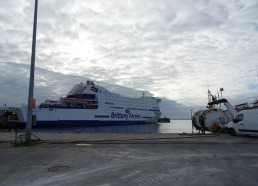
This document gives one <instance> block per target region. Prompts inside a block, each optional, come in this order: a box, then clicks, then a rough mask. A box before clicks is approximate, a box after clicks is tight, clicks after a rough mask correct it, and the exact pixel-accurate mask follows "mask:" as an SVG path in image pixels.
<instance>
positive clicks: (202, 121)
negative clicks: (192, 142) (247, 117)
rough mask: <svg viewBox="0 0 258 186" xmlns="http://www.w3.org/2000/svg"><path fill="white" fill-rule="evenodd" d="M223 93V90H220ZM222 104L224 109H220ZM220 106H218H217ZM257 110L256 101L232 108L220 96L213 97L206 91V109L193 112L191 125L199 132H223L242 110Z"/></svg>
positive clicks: (257, 102)
mask: <svg viewBox="0 0 258 186" xmlns="http://www.w3.org/2000/svg"><path fill="white" fill-rule="evenodd" d="M221 91H223V89H221ZM221 104H223V105H224V106H225V107H226V109H222V108H221ZM218 105H220V106H218ZM250 109H258V101H257V100H256V101H254V102H253V103H243V104H239V105H235V106H234V107H233V106H232V105H231V104H230V103H229V101H228V100H227V99H225V98H223V97H222V93H221V96H219V93H218V96H214V95H212V94H211V92H210V91H209V90H208V105H207V108H206V109H201V110H198V111H197V112H195V113H194V114H193V116H192V125H193V127H195V128H196V130H199V131H200V132H203V133H204V132H205V131H209V132H225V131H227V130H228V123H230V122H231V121H233V119H234V118H235V117H236V116H237V114H238V113H239V112H240V111H242V110H250Z"/></svg>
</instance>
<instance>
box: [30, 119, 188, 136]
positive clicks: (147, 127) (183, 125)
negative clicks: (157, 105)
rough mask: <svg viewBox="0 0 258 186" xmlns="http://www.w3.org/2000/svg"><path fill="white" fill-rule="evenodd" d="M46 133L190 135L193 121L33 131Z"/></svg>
mask: <svg viewBox="0 0 258 186" xmlns="http://www.w3.org/2000/svg"><path fill="white" fill-rule="evenodd" d="M33 130H34V131H44V132H80V133H81V132H84V133H132V134H155V133H183V132H185V133H190V132H192V123H191V120H171V121H170V123H157V124H137V125H122V124H121V125H111V126H89V127H76V128H51V129H49V128H48V129H33Z"/></svg>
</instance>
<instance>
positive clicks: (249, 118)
mask: <svg viewBox="0 0 258 186" xmlns="http://www.w3.org/2000/svg"><path fill="white" fill-rule="evenodd" d="M227 127H228V129H229V134H230V135H231V136H235V135H250V136H254V135H255V136H256V135H258V109H250V110H242V111H240V112H239V113H238V114H237V115H236V117H235V118H234V119H233V120H232V121H231V122H230V123H228V124H227Z"/></svg>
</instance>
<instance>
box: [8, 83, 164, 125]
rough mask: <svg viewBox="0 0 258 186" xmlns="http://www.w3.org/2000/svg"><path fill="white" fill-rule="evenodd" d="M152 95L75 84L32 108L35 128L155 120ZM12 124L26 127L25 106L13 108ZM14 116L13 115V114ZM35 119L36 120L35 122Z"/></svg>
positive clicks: (156, 104)
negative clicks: (58, 97)
mask: <svg viewBox="0 0 258 186" xmlns="http://www.w3.org/2000/svg"><path fill="white" fill-rule="evenodd" d="M160 101H161V100H160V99H159V98H155V97H148V96H145V95H144V94H143V96H142V97H139V98H133V97H126V96H122V95H120V94H117V93H113V92H110V91H108V90H107V89H106V88H104V87H102V86H99V85H96V84H94V82H93V81H87V82H86V83H80V84H77V85H75V86H74V87H73V88H72V89H71V90H70V91H69V92H68V94H67V96H66V97H61V98H60V99H58V100H46V101H45V102H44V103H42V104H40V105H39V106H38V107H36V108H35V109H33V121H34V122H33V125H35V126H34V127H73V126H87V125H109V124H142V123H155V122H157V119H158V118H159V117H160V115H161V112H160V109H159V102H160ZM13 113H15V114H14V115H15V116H16V121H15V125H16V126H17V127H19V126H20V127H21V126H25V124H26V122H27V106H23V107H21V108H19V109H16V110H15V111H14V112H13ZM12 117H14V116H12ZM35 121H36V122H35Z"/></svg>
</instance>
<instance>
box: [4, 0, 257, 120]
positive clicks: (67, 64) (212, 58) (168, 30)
mask: <svg viewBox="0 0 258 186" xmlns="http://www.w3.org/2000/svg"><path fill="white" fill-rule="evenodd" d="M33 11H34V1H33V0H1V1H0V90H1V94H0V107H1V106H2V105H3V104H4V103H7V105H18V104H21V103H25V104H26V103H27V96H28V84H29V68H30V60H31V42H32V24H33V13H34V12H33ZM257 68H258V1H257V0H227V1H225V0H192V1H190V0H123V1H122V0H108V1H106V0H73V1H71V0H39V6H38V29H37V49H36V72H35V92H34V95H35V96H34V97H35V98H36V99H37V103H39V102H42V101H44V100H45V99H47V98H52V99H55V98H58V97H60V96H64V95H65V94H66V93H67V92H68V91H69V90H70V88H72V86H73V85H74V84H76V83H79V82H82V81H83V82H84V81H86V80H87V79H92V80H95V81H98V82H99V84H100V85H103V86H105V87H106V88H107V89H110V90H112V91H115V92H118V93H122V94H127V95H131V96H140V95H141V93H142V91H145V92H149V95H153V96H158V97H161V98H162V103H161V110H162V111H163V113H165V114H166V115H169V116H171V117H187V116H188V115H190V110H191V109H198V108H201V107H204V106H205V105H206V104H207V94H206V92H207V89H208V88H209V89H210V90H211V91H212V92H213V93H216V92H217V90H219V89H220V88H221V87H223V88H224V92H223V95H224V97H226V98H227V99H228V100H229V101H230V102H231V103H232V104H239V103H243V102H251V101H253V100H254V99H257V97H258V96H257V92H258V76H257Z"/></svg>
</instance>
